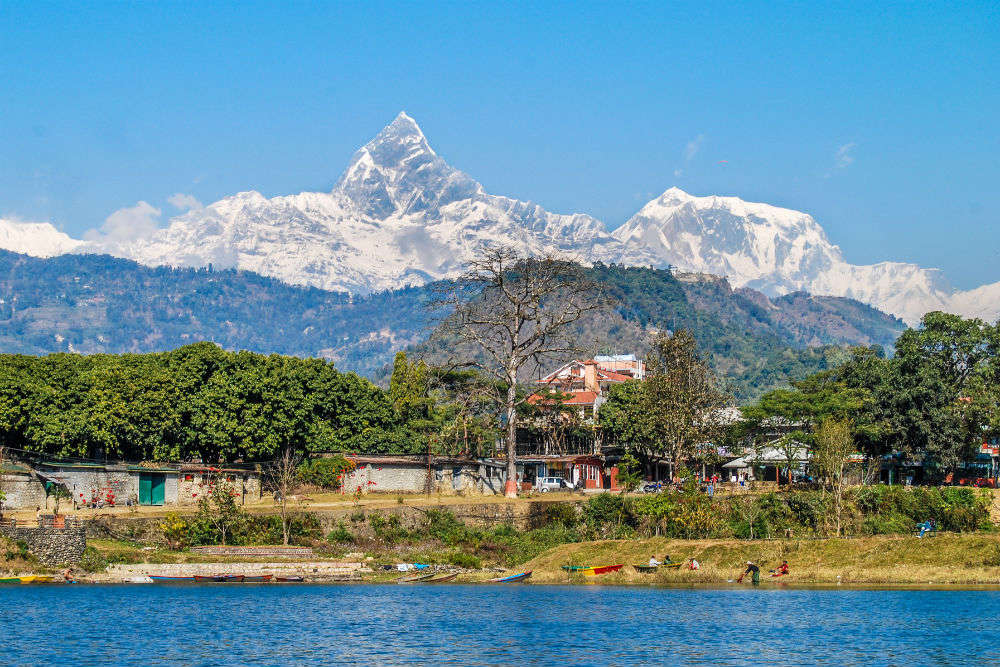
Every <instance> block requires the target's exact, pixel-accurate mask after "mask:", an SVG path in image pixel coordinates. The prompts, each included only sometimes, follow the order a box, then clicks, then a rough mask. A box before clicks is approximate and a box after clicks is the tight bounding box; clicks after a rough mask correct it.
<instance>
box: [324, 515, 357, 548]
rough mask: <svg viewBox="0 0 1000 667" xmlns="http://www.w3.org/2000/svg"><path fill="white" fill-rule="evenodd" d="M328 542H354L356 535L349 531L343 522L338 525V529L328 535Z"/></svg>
mask: <svg viewBox="0 0 1000 667" xmlns="http://www.w3.org/2000/svg"><path fill="white" fill-rule="evenodd" d="M326 541H327V542H329V543H331V544H337V543H346V542H353V541H354V535H353V534H352V533H351V531H349V530H347V526H345V525H344V522H343V521H341V522H339V523H338V524H337V527H336V528H334V529H333V530H331V531H330V532H329V534H327V536H326Z"/></svg>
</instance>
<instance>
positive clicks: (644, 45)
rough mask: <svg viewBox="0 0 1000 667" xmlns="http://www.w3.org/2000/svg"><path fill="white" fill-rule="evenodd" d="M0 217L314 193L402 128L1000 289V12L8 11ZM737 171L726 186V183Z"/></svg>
mask: <svg viewBox="0 0 1000 667" xmlns="http://www.w3.org/2000/svg"><path fill="white" fill-rule="evenodd" d="M0 26H2V27H3V30H2V32H0V35H2V36H0V48H2V52H3V57H0V82H2V85H0V215H3V216H11V215H13V216H17V217H19V218H20V219H24V220H50V221H52V222H54V223H55V224H56V225H57V226H58V227H60V228H62V229H64V230H65V231H67V232H69V233H71V234H74V235H79V234H82V233H83V232H84V231H85V230H87V229H89V228H93V227H98V226H100V224H101V223H102V222H103V221H104V219H105V218H106V217H107V216H108V215H109V214H111V213H112V212H113V211H115V210H116V209H119V208H122V207H126V206H134V205H135V204H136V202H138V201H140V200H143V201H147V202H149V203H150V204H151V205H152V206H154V207H156V208H159V209H160V210H161V211H162V213H163V218H164V219H165V218H167V217H168V216H169V215H172V214H174V213H175V212H176V210H175V209H174V208H173V207H172V206H171V205H170V204H169V203H168V201H167V200H168V198H169V197H170V196H171V195H174V194H176V193H184V194H188V195H192V196H194V197H196V198H197V199H199V200H200V201H203V202H210V201H214V200H216V199H218V198H220V197H223V196H226V195H229V194H232V193H235V192H238V191H241V190H249V189H255V190H259V191H260V192H263V193H264V194H265V195H268V196H273V195H277V194H288V193H294V192H300V191H303V190H326V189H328V188H330V187H331V186H332V184H333V183H334V182H335V181H336V179H337V177H338V176H339V175H340V172H341V171H342V170H343V168H344V167H345V166H346V164H347V162H348V160H349V159H350V156H351V154H352V153H353V152H354V150H355V149H357V148H358V147H359V146H360V145H362V144H363V143H365V142H366V141H368V140H369V139H370V138H371V137H372V136H373V135H374V134H375V133H377V132H378V130H379V129H380V128H381V127H382V126H384V125H385V124H386V123H388V122H390V121H391V120H392V118H393V117H394V116H395V114H396V113H398V112H399V111H400V110H403V109H405V110H406V111H407V112H408V113H409V114H410V115H412V116H413V117H414V118H415V119H416V120H417V121H418V122H419V123H420V125H421V127H422V128H423V130H424V132H425V134H426V135H427V137H428V139H429V141H430V143H431V145H432V146H434V148H435V150H437V152H438V153H439V154H441V155H442V156H443V157H444V158H445V159H446V160H448V161H449V162H450V163H451V164H453V165H454V166H456V167H458V168H460V169H462V170H464V171H466V172H468V173H469V174H470V175H472V176H473V177H474V178H476V179H477V180H479V181H480V182H482V183H483V184H484V186H485V187H486V189H487V190H488V191H490V192H493V193H496V194H504V195H509V196H514V197H518V198H522V199H530V200H532V201H536V202H538V203H540V204H542V205H543V206H545V207H546V208H548V209H549V210H553V211H556V212H564V213H565V212H573V211H582V212H586V213H590V214H592V215H595V216H596V217H598V218H600V219H602V220H604V221H605V222H606V223H607V224H608V226H609V227H611V228H613V227H616V226H618V225H620V224H621V223H622V222H624V221H625V220H626V219H627V218H628V217H629V216H630V215H631V214H632V213H634V212H635V211H636V210H637V209H638V208H639V207H640V206H641V205H642V204H643V203H645V201H647V200H648V199H650V198H652V197H654V196H656V195H658V194H659V193H660V192H662V191H663V190H665V189H666V188H668V187H670V186H672V185H676V186H678V187H681V188H683V189H685V190H687V191H689V192H692V193H694V194H727V195H728V194H732V195H738V196H740V197H743V198H745V199H750V200H757V201H766V202H769V203H773V204H778V205H782V206H789V207H792V208H797V209H800V210H804V211H807V212H809V213H811V214H813V215H814V216H815V217H816V218H817V219H818V220H819V221H820V223H821V224H823V225H824V227H825V228H826V230H827V233H828V234H829V236H830V237H831V239H832V240H833V241H834V242H835V243H838V244H840V245H841V246H842V248H843V249H844V253H845V255H846V257H847V259H848V260H849V261H852V262H855V263H868V262H875V261H880V260H887V259H892V260H899V261H913V262H917V263H919V264H921V265H923V266H938V267H941V268H943V269H945V271H946V272H947V274H948V275H949V277H950V278H951V279H952V281H953V282H954V283H955V284H956V285H957V286H960V287H971V286H974V285H977V284H981V283H985V282H993V281H997V280H1000V213H998V210H1000V209H998V206H997V203H996V199H997V190H998V184H1000V121H998V119H1000V37H998V35H1000V5H997V3H995V2H994V3H954V4H943V3H942V4H928V3H898V4H895V3H889V4H884V3H868V2H865V3H809V4H808V5H805V6H804V5H802V4H778V3H759V4H757V3H752V2H746V3H735V4H716V3H710V2H695V3H650V4H636V3H630V4H627V5H626V4H622V5H611V4H607V3H598V4H593V5H587V4H581V3H566V4H560V3H526V4H513V3H503V4H492V5H491V4H483V3H426V4H422V3H415V2H413V3H405V4H403V3H399V4H382V3H341V4H327V3H323V4H320V3H315V4H305V3H288V4H287V5H278V4H254V3H252V2H247V3H243V4H241V5H239V6H224V5H222V3H191V4H185V3H169V2H164V3H141V4H140V3H136V4H115V3H79V4H73V5H69V4H66V5H59V4H51V3H35V2H30V3H29V2H24V3H20V2H4V3H2V4H0ZM722 161H725V162H722Z"/></svg>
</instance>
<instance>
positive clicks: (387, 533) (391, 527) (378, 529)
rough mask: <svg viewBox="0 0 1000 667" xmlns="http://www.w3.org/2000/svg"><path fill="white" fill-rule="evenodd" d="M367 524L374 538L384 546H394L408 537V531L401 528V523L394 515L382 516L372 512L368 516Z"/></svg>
mask: <svg viewBox="0 0 1000 667" xmlns="http://www.w3.org/2000/svg"><path fill="white" fill-rule="evenodd" d="M368 524H369V525H370V526H371V527H372V531H374V533H375V537H377V538H378V539H380V540H382V541H383V542H385V543H386V544H395V543H396V542H400V541H402V540H405V539H407V538H408V537H409V536H410V533H409V531H407V530H406V529H405V528H403V526H402V522H401V521H400V520H399V517H398V516H396V515H395V514H390V515H389V516H384V515H382V514H380V513H379V512H372V513H371V514H370V515H369V516H368Z"/></svg>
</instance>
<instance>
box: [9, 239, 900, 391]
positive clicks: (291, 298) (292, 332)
mask: <svg viewBox="0 0 1000 667" xmlns="http://www.w3.org/2000/svg"><path fill="white" fill-rule="evenodd" d="M590 273H591V275H592V276H593V278H594V279H595V280H597V281H598V282H599V283H601V284H602V285H603V286H604V287H605V291H606V292H607V295H608V298H609V299H610V300H611V301H612V302H614V304H615V305H614V310H613V312H612V314H611V315H610V316H605V317H602V318H600V319H597V320H590V321H587V322H583V323H581V325H580V330H579V334H580V341H581V344H583V346H584V347H586V348H591V349H594V350H595V351H607V352H633V351H634V352H638V353H642V352H643V351H644V349H645V344H646V340H647V339H648V335H649V333H650V332H651V331H652V330H655V329H678V328H681V327H684V328H688V329H691V330H692V331H693V332H694V333H695V335H696V337H697V338H698V340H699V342H700V343H701V345H702V348H703V349H704V350H705V351H706V352H707V353H708V354H709V355H710V358H711V360H712V363H713V365H714V366H715V367H716V369H717V370H718V371H719V372H720V373H723V374H724V375H725V376H727V378H729V379H730V380H732V381H733V382H734V383H735V384H736V386H737V388H738V391H739V393H740V395H741V397H744V398H746V397H749V396H752V395H755V394H757V393H759V391H760V390H762V389H764V388H768V387H771V386H774V385H776V384H781V383H782V382H784V381H786V380H787V379H788V378H795V377H800V376H804V375H806V374H807V373H809V372H811V371H814V370H817V369H820V368H823V367H825V366H826V364H827V362H828V359H829V358H830V357H831V355H834V354H835V352H836V351H835V350H833V349H831V348H827V347H822V346H827V345H832V346H842V345H845V344H864V345H871V344H880V345H891V344H892V342H893V341H894V340H895V338H896V336H897V335H898V334H899V332H900V331H902V329H903V325H902V323H901V322H899V321H898V320H896V319H894V318H892V317H889V316H888V315H885V314H884V313H881V312H879V311H877V310H875V309H873V308H870V307H868V306H864V305H862V304H860V303H858V302H856V301H853V300H850V299H843V298H835V297H810V296H808V295H804V294H794V295H789V296H787V297H782V298H779V299H768V298H767V297H765V296H764V295H762V294H760V293H758V292H754V291H753V290H747V289H741V290H733V289H731V288H730V286H729V284H728V283H727V282H726V281H725V280H722V279H717V278H712V277H704V276H689V275H680V276H677V277H675V276H674V275H672V274H671V273H670V272H668V271H662V270H654V269H640V268H623V267H619V266H604V265H598V266H596V267H594V268H593V269H591V270H590ZM432 289H433V287H432V286H429V287H422V288H408V289H402V290H395V291H390V292H382V293H378V294H373V295H371V296H368V297H364V298H351V297H349V296H347V295H345V294H342V293H337V292H328V291H324V290H319V289H315V288H308V287H296V286H291V285H287V284H285V283H282V282H280V281H278V280H274V279H271V278H264V277H262V276H260V275H257V274H254V273H250V272H246V271H234V270H224V271H212V270H208V269H171V268H165V267H160V268H150V267H146V266H141V265H139V264H136V263H134V262H131V261H128V260H122V259H116V258H112V257H108V256H105V255H64V256H59V257H54V258H51V259H38V258H33V257H27V256H24V255H18V254H15V253H10V252H4V251H0V352H20V353H27V354H44V353H48V352H82V353H96V352H107V353H120V352H151V351H164V350H171V349H174V348H177V347H180V346H182V345H186V344H189V343H193V342H196V341H201V340H208V341H213V342H215V343H217V344H219V345H220V346H222V347H224V348H226V349H233V350H236V349H245V350H251V351H255V352H262V353H272V352H274V353H280V354H289V355H295V356H303V357H307V356H321V357H326V358H329V359H332V360H333V361H334V362H335V363H336V365H337V367H338V368H340V369H341V370H348V371H350V370H353V371H357V372H359V373H361V374H362V375H366V376H368V377H372V378H380V377H383V374H384V368H385V367H386V365H387V364H388V363H390V362H391V359H392V354H393V353H394V352H395V351H396V350H399V349H402V348H410V349H414V350H415V351H418V352H419V351H423V352H426V353H428V354H431V353H432V352H433V350H434V349H435V345H438V344H439V343H436V342H432V343H429V344H425V343H424V341H426V340H427V338H428V337H429V336H430V334H431V331H432V326H433V321H432V320H433V318H432V317H431V314H430V312H429V311H428V309H427V303H428V302H429V301H430V299H431V291H432Z"/></svg>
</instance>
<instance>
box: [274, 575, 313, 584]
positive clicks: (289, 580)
mask: <svg viewBox="0 0 1000 667" xmlns="http://www.w3.org/2000/svg"><path fill="white" fill-rule="evenodd" d="M274 580H275V581H280V582H282V583H301V582H303V581H305V579H304V578H302V577H300V576H297V575H293V576H290V577H275V578H274Z"/></svg>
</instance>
